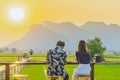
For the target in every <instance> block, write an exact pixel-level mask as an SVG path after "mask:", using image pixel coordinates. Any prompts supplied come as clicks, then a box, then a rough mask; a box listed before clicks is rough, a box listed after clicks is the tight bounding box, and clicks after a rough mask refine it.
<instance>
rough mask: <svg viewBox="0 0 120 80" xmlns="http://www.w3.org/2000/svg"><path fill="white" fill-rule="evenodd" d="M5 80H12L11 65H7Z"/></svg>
mask: <svg viewBox="0 0 120 80" xmlns="http://www.w3.org/2000/svg"><path fill="white" fill-rule="evenodd" d="M5 80H10V64H5Z"/></svg>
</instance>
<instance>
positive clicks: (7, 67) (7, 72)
mask: <svg viewBox="0 0 120 80" xmlns="http://www.w3.org/2000/svg"><path fill="white" fill-rule="evenodd" d="M0 64H1V65H5V80H10V69H11V68H10V67H11V65H23V64H25V65H42V64H46V65H47V62H46V61H43V62H0ZM67 64H78V63H76V62H67ZM94 64H95V63H91V80H94Z"/></svg>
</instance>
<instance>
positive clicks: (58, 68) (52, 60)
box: [46, 41, 69, 80]
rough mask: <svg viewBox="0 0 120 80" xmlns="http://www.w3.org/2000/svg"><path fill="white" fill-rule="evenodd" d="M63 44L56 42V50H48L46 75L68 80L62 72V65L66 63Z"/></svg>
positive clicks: (64, 72) (65, 73) (66, 75)
mask: <svg viewBox="0 0 120 80" xmlns="http://www.w3.org/2000/svg"><path fill="white" fill-rule="evenodd" d="M64 46H65V43H64V42H63V41H58V42H57V44H56V48H55V49H54V50H49V52H48V53H47V57H46V59H47V62H48V63H49V66H48V71H47V73H48V75H50V76H62V77H63V78H64V80H68V78H69V76H68V74H67V72H66V71H65V70H64V65H65V63H66V57H67V55H66V52H65V51H64V50H63V49H64Z"/></svg>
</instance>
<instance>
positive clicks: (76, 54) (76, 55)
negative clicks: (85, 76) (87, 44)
mask: <svg viewBox="0 0 120 80" xmlns="http://www.w3.org/2000/svg"><path fill="white" fill-rule="evenodd" d="M75 57H76V61H77V62H78V52H76V53H75Z"/></svg>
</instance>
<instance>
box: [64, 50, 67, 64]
mask: <svg viewBox="0 0 120 80" xmlns="http://www.w3.org/2000/svg"><path fill="white" fill-rule="evenodd" d="M66 58H67V54H66V52H65V55H64V63H65V64H66V63H67V60H66Z"/></svg>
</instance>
